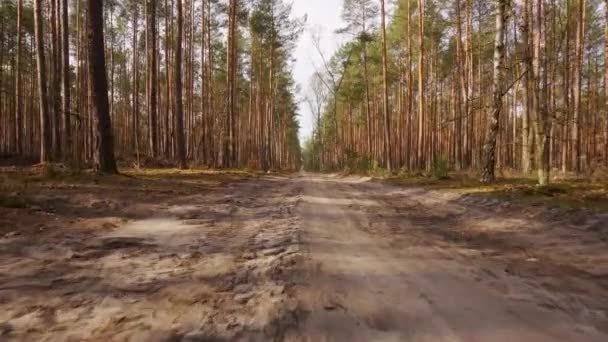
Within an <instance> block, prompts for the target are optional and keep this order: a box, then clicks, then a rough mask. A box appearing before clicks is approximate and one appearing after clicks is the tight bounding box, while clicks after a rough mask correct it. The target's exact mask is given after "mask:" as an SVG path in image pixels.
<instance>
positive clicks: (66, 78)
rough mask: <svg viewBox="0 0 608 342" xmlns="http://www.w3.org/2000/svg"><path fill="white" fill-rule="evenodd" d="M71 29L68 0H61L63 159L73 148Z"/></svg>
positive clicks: (68, 158)
mask: <svg viewBox="0 0 608 342" xmlns="http://www.w3.org/2000/svg"><path fill="white" fill-rule="evenodd" d="M69 36H70V29H69V22H68V0H61V54H62V56H61V57H62V61H61V66H62V71H61V85H62V89H63V97H62V103H61V107H62V116H61V117H62V128H63V143H64V144H65V147H64V150H63V153H64V155H63V160H64V161H69V160H70V159H71V152H72V150H71V148H72V128H71V126H72V124H71V120H70V116H71V113H70V101H71V97H70V95H71V93H70V39H69Z"/></svg>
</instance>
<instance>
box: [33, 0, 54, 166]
mask: <svg viewBox="0 0 608 342" xmlns="http://www.w3.org/2000/svg"><path fill="white" fill-rule="evenodd" d="M34 30H35V36H36V65H37V68H38V97H39V100H38V102H39V105H40V162H41V163H42V164H44V163H47V162H49V160H50V152H51V148H52V145H53V142H52V132H51V122H50V115H49V105H48V104H49V102H48V101H49V99H48V95H47V91H46V90H47V84H46V65H45V57H44V24H43V17H42V0H35V1H34Z"/></svg>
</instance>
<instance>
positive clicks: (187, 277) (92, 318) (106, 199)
mask: <svg viewBox="0 0 608 342" xmlns="http://www.w3.org/2000/svg"><path fill="white" fill-rule="evenodd" d="M15 178H16V177H15V175H14V174H13V175H8V177H5V179H4V182H3V185H4V188H5V190H9V189H10V192H8V191H4V192H3V193H2V194H3V195H4V196H5V198H7V197H8V198H13V199H11V200H9V201H6V200H5V202H9V204H14V203H15V202H16V201H15V200H14V198H15V197H18V198H20V199H22V202H18V205H13V206H16V207H18V208H13V209H10V208H0V340H2V339H9V340H20V341H68V340H73V341H83V340H100V341H101V340H104V341H109V340H111V341H126V340H132V341H165V340H169V341H171V340H178V341H179V340H209V339H211V340H212V339H218V340H220V339H234V338H237V337H238V336H243V335H247V336H248V337H255V338H258V339H261V340H263V339H264V336H279V335H280V334H281V332H282V331H283V330H284V329H285V328H286V327H288V326H290V325H292V324H294V317H293V315H292V314H291V312H292V311H293V310H294V309H295V303H293V302H290V295H289V292H288V291H289V290H290V283H289V279H288V277H287V275H288V274H289V269H290V268H291V267H292V265H293V264H294V263H295V259H296V258H297V256H298V252H299V244H298V230H297V227H298V222H297V218H296V217H295V216H294V215H292V214H291V213H292V211H293V208H294V206H295V199H294V198H295V196H296V195H297V193H298V192H299V191H298V189H297V187H296V186H295V185H293V184H291V183H289V182H286V181H285V180H284V179H273V178H264V179H258V180H253V179H251V178H252V177H251V176H250V175H246V174H209V173H198V172H193V173H188V174H181V173H177V172H175V173H172V172H169V171H166V172H162V173H161V174H158V173H136V174H134V175H132V176H130V177H124V176H117V177H89V176H78V177H68V178H67V179H63V178H60V179H56V180H51V181H48V180H42V179H37V178H36V177H20V178H19V179H15Z"/></svg>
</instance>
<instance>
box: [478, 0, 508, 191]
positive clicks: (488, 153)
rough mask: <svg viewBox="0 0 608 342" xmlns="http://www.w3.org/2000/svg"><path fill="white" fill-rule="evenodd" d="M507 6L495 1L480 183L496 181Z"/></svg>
mask: <svg viewBox="0 0 608 342" xmlns="http://www.w3.org/2000/svg"><path fill="white" fill-rule="evenodd" d="M508 6H509V0H497V4H496V38H495V39H494V69H493V75H494V76H493V89H494V94H493V96H492V99H493V108H492V112H491V114H490V115H489V116H488V128H487V130H488V131H487V136H486V141H485V144H484V161H483V166H482V170H481V181H482V182H484V183H492V182H494V181H495V180H496V175H495V168H496V136H497V135H498V128H499V122H500V121H499V120H500V112H501V110H502V97H503V81H502V75H503V71H502V69H503V67H504V60H505V28H506V22H507V9H508Z"/></svg>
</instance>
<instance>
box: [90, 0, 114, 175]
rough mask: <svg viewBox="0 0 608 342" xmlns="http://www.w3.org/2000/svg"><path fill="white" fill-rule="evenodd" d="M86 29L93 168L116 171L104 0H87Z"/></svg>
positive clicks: (98, 170) (110, 171) (109, 172)
mask: <svg viewBox="0 0 608 342" xmlns="http://www.w3.org/2000/svg"><path fill="white" fill-rule="evenodd" d="M87 3H88V5H89V6H88V10H87V26H88V27H87V33H88V49H87V52H88V58H89V79H90V82H91V85H90V89H91V110H92V115H93V117H94V119H95V140H96V141H95V148H94V150H93V164H94V169H95V170H96V171H97V172H100V173H108V174H114V173H117V172H118V171H117V169H116V160H115V159H114V138H113V136H112V121H111V119H110V112H109V111H110V105H109V100H108V79H107V75H106V57H105V48H104V46H105V44H104V35H103V23H104V21H103V0H87Z"/></svg>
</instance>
